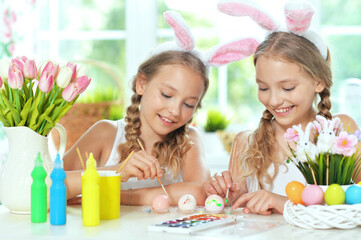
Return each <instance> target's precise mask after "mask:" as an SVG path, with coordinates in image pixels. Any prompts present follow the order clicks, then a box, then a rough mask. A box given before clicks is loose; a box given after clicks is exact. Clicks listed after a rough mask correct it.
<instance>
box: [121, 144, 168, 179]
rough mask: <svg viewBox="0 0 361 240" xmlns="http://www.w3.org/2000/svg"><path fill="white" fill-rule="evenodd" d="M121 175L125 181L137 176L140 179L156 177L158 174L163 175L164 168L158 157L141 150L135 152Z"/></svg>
mask: <svg viewBox="0 0 361 240" xmlns="http://www.w3.org/2000/svg"><path fill="white" fill-rule="evenodd" d="M121 176H122V177H121V178H122V181H123V182H126V181H128V179H129V178H131V177H137V178H138V180H142V179H147V178H151V179H154V178H155V177H156V176H158V177H162V170H161V168H160V165H159V162H158V159H156V158H155V157H153V156H152V155H150V154H148V153H146V152H145V151H139V152H136V153H134V154H133V155H132V156H131V158H130V159H129V161H128V162H127V163H126V164H125V166H124V167H123V169H122V171H121Z"/></svg>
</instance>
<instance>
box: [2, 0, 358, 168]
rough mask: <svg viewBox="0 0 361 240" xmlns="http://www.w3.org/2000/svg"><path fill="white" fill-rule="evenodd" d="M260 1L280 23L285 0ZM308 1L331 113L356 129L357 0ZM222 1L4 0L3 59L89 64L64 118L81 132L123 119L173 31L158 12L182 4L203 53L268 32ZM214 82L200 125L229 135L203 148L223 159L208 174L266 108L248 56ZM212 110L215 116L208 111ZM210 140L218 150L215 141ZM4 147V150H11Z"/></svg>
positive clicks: (215, 72)
mask: <svg viewBox="0 0 361 240" xmlns="http://www.w3.org/2000/svg"><path fill="white" fill-rule="evenodd" d="M257 2H258V3H259V4H261V5H262V6H263V7H264V8H265V9H267V10H268V11H269V12H270V14H272V15H273V16H274V18H276V19H277V20H278V21H279V22H281V23H284V20H283V6H284V4H285V2H286V0H272V1H268V0H258V1H257ZM310 2H312V3H313V5H314V6H315V8H316V15H315V16H314V19H313V22H312V28H314V29H317V30H318V31H319V32H320V33H321V35H322V36H323V37H324V38H325V39H326V41H327V43H328V45H329V48H330V51H331V59H332V68H333V74H334V87H333V88H332V93H331V99H332V103H333V106H332V113H337V112H345V113H347V114H349V115H351V116H352V117H353V118H355V119H356V121H357V122H358V124H359V125H360V124H361V111H360V110H361V109H360V108H361V98H360V89H361V84H360V81H361V80H359V79H360V78H361V44H360V43H361V15H360V13H359V11H360V9H361V1H355V0H311V1H310ZM216 3H217V0H0V10H1V12H0V14H1V15H2V16H1V18H0V22H2V23H1V24H0V40H1V41H0V57H15V56H22V55H26V56H27V57H29V58H35V59H36V60H47V59H51V60H55V61H59V62H62V61H65V62H67V61H73V62H76V63H82V64H84V65H86V66H87V67H88V69H89V76H90V77H91V78H92V83H91V86H90V88H88V89H87V91H86V92H85V93H83V94H82V96H81V97H80V98H79V100H78V102H77V104H78V105H80V104H83V105H80V106H79V107H74V110H73V111H72V112H69V115H68V120H66V119H65V118H64V119H62V121H63V123H62V124H64V125H66V124H67V123H66V122H65V121H72V120H73V121H75V119H77V120H76V121H77V122H78V123H74V122H71V123H68V127H66V128H67V132H68V134H69V133H70V134H71V131H76V130H69V128H70V127H71V126H73V127H74V126H75V125H76V124H79V122H80V123H84V122H85V121H88V120H89V124H90V125H91V124H92V123H93V121H97V120H99V119H101V118H110V119H119V118H122V116H123V110H124V108H125V107H126V106H127V104H128V103H129V98H130V94H131V93H130V90H129V89H130V88H129V82H130V80H131V78H132V76H133V75H134V74H135V73H136V69H137V67H138V65H139V64H140V63H141V62H143V60H145V58H146V57H147V55H148V53H149V52H150V51H151V49H153V48H154V47H155V46H156V45H158V44H159V43H161V42H164V41H168V40H172V36H173V31H172V30H171V28H170V27H169V26H168V25H167V24H166V22H165V21H164V20H163V17H162V13H163V12H164V11H166V10H176V11H179V12H180V13H181V14H182V15H183V17H184V19H185V21H186V22H187V23H188V25H189V26H190V28H191V30H192V32H193V34H194V36H195V40H196V47H197V48H198V49H200V50H207V49H209V48H211V47H212V46H214V45H216V44H217V43H219V42H222V41H227V40H231V39H233V38H238V37H242V36H253V37H257V38H259V39H262V38H263V37H264V34H265V33H264V31H263V30H261V29H260V27H259V26H258V25H256V24H255V23H254V22H253V21H251V20H250V19H249V18H247V17H231V16H227V15H225V14H222V13H220V12H218V11H217V9H216ZM210 79H211V83H210V88H209V91H208V92H207V94H206V96H205V99H204V102H203V108H202V109H201V110H199V111H198V113H197V116H196V117H195V118H194V119H195V120H194V121H195V122H194V124H195V125H197V126H198V127H199V128H200V129H201V130H203V129H204V126H205V125H206V123H207V121H211V120H212V119H211V120H209V119H207V116H208V117H210V118H212V116H215V115H216V116H217V117H213V121H221V122H222V121H223V124H219V125H221V126H220V127H219V128H218V127H217V126H216V127H215V128H212V130H211V131H212V132H216V131H217V130H223V132H222V133H220V132H219V131H218V137H219V136H221V138H219V139H218V140H220V141H222V140H223V142H224V147H221V148H220V149H218V150H214V151H217V153H216V154H214V152H213V150H212V152H210V150H207V157H208V159H211V158H212V157H210V156H213V159H222V160H219V161H218V160H209V162H210V165H211V167H212V171H217V170H218V169H222V168H223V169H224V168H226V166H227V161H228V155H227V154H228V150H229V147H230V143H231V141H232V139H233V136H234V134H235V133H236V132H239V131H241V130H243V129H245V128H255V127H256V126H257V125H258V122H259V119H260V116H261V113H262V112H263V107H262V105H261V104H260V103H259V102H258V100H257V86H256V83H255V80H254V68H253V64H252V57H250V58H248V59H245V60H242V61H239V62H236V63H232V64H229V65H228V66H225V67H221V68H213V69H212V70H211V75H210ZM210 110H212V111H219V113H218V114H211V115H209V114H208V113H209V111H210ZM83 115H84V116H83ZM90 115H91V116H92V117H90ZM81 117H83V118H81ZM214 118H216V119H215V120H214ZM222 118H223V119H222ZM90 119H91V121H90ZM82 125H84V124H82ZM90 125H89V126H90ZM213 125H217V124H213ZM84 126H86V127H89V126H88V125H84ZM78 134H81V133H78ZM204 134H206V133H204ZM3 135H4V134H3V132H2V131H1V129H0V142H1V141H3V142H4V141H6V138H5V137H3ZM206 138H208V137H206ZM76 139H77V136H76V137H75V140H74V141H76ZM205 145H206V148H207V149H213V148H212V147H209V146H211V145H210V143H205ZM218 145H222V143H219V144H218ZM1 146H4V144H3V145H1ZM207 146H208V147H207ZM0 149H3V150H2V151H0V154H3V153H2V152H5V150H4V149H5V148H4V147H1V148H0ZM0 163H1V161H0ZM212 164H213V165H212Z"/></svg>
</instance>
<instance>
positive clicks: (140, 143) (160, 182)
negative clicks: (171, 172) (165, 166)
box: [137, 138, 169, 198]
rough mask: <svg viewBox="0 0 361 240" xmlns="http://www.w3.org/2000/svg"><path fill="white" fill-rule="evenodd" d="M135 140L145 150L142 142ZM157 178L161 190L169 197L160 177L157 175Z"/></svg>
mask: <svg viewBox="0 0 361 240" xmlns="http://www.w3.org/2000/svg"><path fill="white" fill-rule="evenodd" d="M137 141H138V144H139V146H140V148H141V149H142V150H143V151H145V150H144V147H143V144H142V142H141V141H140V139H139V138H137ZM157 180H158V182H159V184H160V186H161V187H162V188H163V191H164V193H165V195H167V197H168V198H169V195H168V193H167V191H166V190H165V188H164V185H163V183H162V181H161V180H160V178H159V177H158V176H157Z"/></svg>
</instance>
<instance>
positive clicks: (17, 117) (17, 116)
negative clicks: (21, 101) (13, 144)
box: [1, 95, 20, 126]
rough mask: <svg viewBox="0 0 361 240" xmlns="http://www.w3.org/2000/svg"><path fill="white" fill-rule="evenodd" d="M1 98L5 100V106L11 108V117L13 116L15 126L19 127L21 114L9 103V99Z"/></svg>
mask: <svg viewBox="0 0 361 240" xmlns="http://www.w3.org/2000/svg"><path fill="white" fill-rule="evenodd" d="M1 97H2V99H3V100H4V103H5V105H6V106H7V107H8V108H9V110H10V112H11V115H12V116H13V120H14V124H15V126H17V124H18V123H19V122H20V114H19V112H18V111H17V110H16V109H15V108H14V106H13V105H12V104H11V103H10V102H9V100H8V99H7V98H5V97H4V96H3V95H1Z"/></svg>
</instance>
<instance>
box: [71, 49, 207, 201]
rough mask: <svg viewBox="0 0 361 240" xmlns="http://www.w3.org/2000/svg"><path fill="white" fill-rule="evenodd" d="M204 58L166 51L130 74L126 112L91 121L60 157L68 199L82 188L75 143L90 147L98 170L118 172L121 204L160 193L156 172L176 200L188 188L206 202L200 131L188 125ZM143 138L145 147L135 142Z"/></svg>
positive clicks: (202, 85)
mask: <svg viewBox="0 0 361 240" xmlns="http://www.w3.org/2000/svg"><path fill="white" fill-rule="evenodd" d="M208 84H209V81H208V77H207V70H206V67H205V65H204V63H203V62H202V61H201V60H200V59H199V58H198V57H195V56H194V55H193V54H192V53H190V52H182V51H166V52H162V53H160V54H158V55H155V56H153V57H151V58H150V59H148V60H147V61H145V62H144V63H143V64H142V65H140V67H139V68H138V73H137V74H136V76H135V77H134V79H133V82H132V90H133V92H134V94H133V96H132V97H131V105H130V106H129V107H128V108H127V111H126V117H125V118H124V119H121V120H118V121H109V120H102V121H99V122H98V123H96V124H95V125H94V126H92V127H91V128H90V129H89V130H88V131H87V132H86V133H85V134H84V135H83V136H82V137H81V138H80V139H79V141H78V142H77V143H76V144H75V145H74V146H73V147H72V148H71V149H70V150H69V152H68V153H67V154H66V155H65V156H64V169H65V170H68V172H67V174H68V177H67V180H66V181H67V186H68V198H71V197H74V196H76V195H77V194H79V193H80V177H78V176H79V170H78V171H73V170H77V169H81V164H80V161H78V160H75V159H77V158H78V156H77V152H76V148H79V149H81V151H82V152H92V153H93V155H94V158H95V159H96V160H97V165H98V167H100V168H101V169H112V170H116V169H118V167H119V165H120V164H121V163H122V161H124V160H125V158H127V156H128V155H129V154H130V153H131V152H132V151H134V154H133V155H132V156H131V158H130V159H129V161H128V162H127V164H126V165H125V167H124V168H123V169H122V171H121V180H122V182H123V183H122V191H121V195H122V197H121V201H122V204H128V205H151V202H152V199H153V198H154V196H156V195H157V194H160V193H163V190H162V188H161V187H160V185H159V183H158V181H157V179H156V177H160V178H161V181H162V183H163V184H164V185H166V190H167V192H168V194H169V196H170V200H171V204H173V205H176V204H177V201H178V199H179V197H180V196H182V195H183V194H186V193H189V194H192V195H193V196H195V197H196V199H198V200H199V203H200V204H201V203H202V202H203V203H204V199H205V196H206V195H205V193H204V192H203V191H201V189H202V182H204V181H205V180H206V179H207V178H209V169H208V168H207V167H206V165H205V162H204V153H203V150H202V147H201V144H199V141H200V138H199V134H198V132H197V131H196V129H195V128H194V127H190V126H189V124H190V123H191V121H192V117H193V114H194V113H195V111H196V110H197V109H198V108H199V107H200V105H201V100H202V98H203V96H204V94H205V93H206V91H207V88H208ZM138 139H139V141H141V143H142V145H143V146H144V149H145V150H144V151H143V150H142V149H141V146H140V145H139V142H138Z"/></svg>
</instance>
